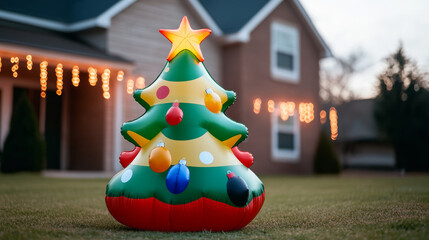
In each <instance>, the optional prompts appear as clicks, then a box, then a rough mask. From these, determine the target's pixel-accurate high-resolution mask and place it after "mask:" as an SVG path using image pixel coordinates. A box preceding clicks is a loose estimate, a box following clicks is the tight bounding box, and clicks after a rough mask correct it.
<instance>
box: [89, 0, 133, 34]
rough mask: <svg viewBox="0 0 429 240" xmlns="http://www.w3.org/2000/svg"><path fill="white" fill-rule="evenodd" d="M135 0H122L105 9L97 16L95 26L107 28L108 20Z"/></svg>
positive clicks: (108, 25)
mask: <svg viewBox="0 0 429 240" xmlns="http://www.w3.org/2000/svg"><path fill="white" fill-rule="evenodd" d="M135 2H136V0H122V1H119V2H118V3H116V4H115V5H113V6H112V7H110V8H109V9H107V10H106V11H105V12H104V13H102V14H101V15H100V16H98V17H97V26H99V27H104V28H108V27H110V20H111V19H112V18H113V17H114V16H116V15H117V14H118V13H120V12H122V11H123V10H124V9H125V8H127V7H129V6H130V5H131V4H133V3H135Z"/></svg>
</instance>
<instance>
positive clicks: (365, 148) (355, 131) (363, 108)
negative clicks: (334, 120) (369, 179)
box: [335, 99, 395, 169]
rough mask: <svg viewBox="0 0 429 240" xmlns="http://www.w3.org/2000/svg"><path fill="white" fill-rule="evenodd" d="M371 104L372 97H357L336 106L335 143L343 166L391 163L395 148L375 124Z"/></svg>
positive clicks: (377, 165) (386, 167) (376, 166)
mask: <svg viewBox="0 0 429 240" xmlns="http://www.w3.org/2000/svg"><path fill="white" fill-rule="evenodd" d="M374 104H375V100H374V99H360V100H353V101H350V102H347V103H344V104H342V105H341V106H339V107H338V115H339V116H341V117H339V118H338V128H339V130H338V132H340V133H341V134H339V135H338V138H337V140H336V142H335V145H336V149H337V152H338V153H339V157H340V160H341V164H342V165H343V167H344V168H379V169H381V168H384V169H392V168H394V167H395V152H394V149H393V147H392V145H391V144H389V142H388V141H387V139H383V137H382V136H381V134H380V131H379V130H378V128H377V124H376V121H375V117H374Z"/></svg>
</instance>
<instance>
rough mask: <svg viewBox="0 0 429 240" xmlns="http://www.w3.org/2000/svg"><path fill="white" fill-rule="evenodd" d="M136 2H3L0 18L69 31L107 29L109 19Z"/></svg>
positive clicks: (126, 0)
mask: <svg viewBox="0 0 429 240" xmlns="http://www.w3.org/2000/svg"><path fill="white" fill-rule="evenodd" d="M135 1H136V0H102V1H94V0H64V1H55V0H38V1H34V0H19V1H17V0H4V1H0V19H5V20H9V21H14V22H19V23H24V24H29V25H32V26H38V27H43V28H46V29H51V30H56V31H63V32H72V31H79V30H83V29H88V28H92V27H108V26H110V19H111V18H112V17H113V16H115V15H116V14H118V13H119V12H121V11H122V10H123V9H125V8H126V7H128V6H129V5H131V4H132V3H134V2H135Z"/></svg>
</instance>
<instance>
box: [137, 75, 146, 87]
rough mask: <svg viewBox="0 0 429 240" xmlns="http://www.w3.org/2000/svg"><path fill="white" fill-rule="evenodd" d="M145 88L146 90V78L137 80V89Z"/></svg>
mask: <svg viewBox="0 0 429 240" xmlns="http://www.w3.org/2000/svg"><path fill="white" fill-rule="evenodd" d="M143 88H145V80H144V77H138V78H137V79H136V89H143Z"/></svg>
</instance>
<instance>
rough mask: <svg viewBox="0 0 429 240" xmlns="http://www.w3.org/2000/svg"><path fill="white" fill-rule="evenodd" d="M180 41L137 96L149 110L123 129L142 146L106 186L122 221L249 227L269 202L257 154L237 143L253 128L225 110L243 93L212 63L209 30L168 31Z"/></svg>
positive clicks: (157, 226)
mask: <svg viewBox="0 0 429 240" xmlns="http://www.w3.org/2000/svg"><path fill="white" fill-rule="evenodd" d="M160 32H161V33H162V34H163V35H164V36H165V37H167V38H168V40H170V41H171V43H172V48H171V51H170V53H169V55H168V57H167V60H168V62H167V64H166V65H165V67H164V69H163V70H162V72H161V74H160V75H159V76H158V78H157V79H156V80H155V81H154V82H153V83H152V84H151V85H150V86H148V87H146V88H145V89H140V90H136V91H135V92H134V98H135V99H136V101H137V102H138V103H140V104H141V105H142V106H143V107H144V108H145V109H146V112H145V114H144V115H143V116H141V117H140V118H138V119H136V120H134V121H130V122H127V123H125V124H124V125H123V126H122V129H121V131H122V135H123V136H124V138H125V139H126V140H128V141H130V142H131V143H133V144H134V145H135V146H136V148H135V149H134V150H133V151H130V152H123V153H122V154H121V156H120V161H121V164H122V166H123V167H124V170H122V171H121V172H119V173H118V174H116V175H115V176H114V177H113V178H112V179H111V181H110V182H109V184H108V185H107V189H106V204H107V207H108V209H109V211H110V213H111V214H112V216H113V217H114V218H115V219H116V220H118V221H119V222H121V223H123V224H125V225H127V226H130V227H133V228H137V229H145V230H158V231H202V230H212V231H228V230H235V229H239V228H242V227H244V226H246V225H247V224H248V223H249V222H250V221H252V219H253V218H254V217H255V216H256V215H257V214H258V212H259V210H260V209H261V207H262V204H263V203H264V198H265V195H264V193H265V192H264V186H263V184H262V182H261V181H260V180H259V179H258V177H257V176H256V175H255V174H254V173H253V172H252V171H251V170H250V169H249V167H250V165H252V163H253V157H252V155H251V154H250V153H247V152H241V151H240V150H238V148H237V145H238V144H239V143H240V142H242V141H243V140H245V139H246V137H247V128H246V127H245V126H244V125H243V124H240V123H237V122H235V121H233V120H231V119H229V118H228V117H227V116H226V115H225V114H224V112H225V110H226V109H227V108H228V107H229V106H230V105H231V104H233V102H234V101H235V93H234V92H232V91H226V90H224V89H223V88H222V87H220V86H219V85H218V84H217V83H216V82H215V81H214V80H213V79H212V78H211V76H210V74H209V73H208V72H207V70H206V68H205V67H204V64H203V61H204V58H203V55H202V53H201V49H200V46H199V45H200V43H201V42H202V41H203V40H204V39H205V38H206V37H207V36H208V35H209V34H210V30H209V29H199V30H193V29H192V28H191V27H190V25H189V22H188V19H187V18H186V17H184V18H183V19H182V22H181V24H180V26H179V28H178V29H175V30H160Z"/></svg>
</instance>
